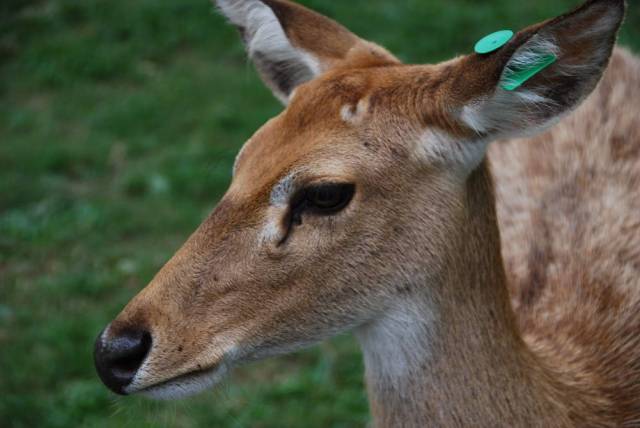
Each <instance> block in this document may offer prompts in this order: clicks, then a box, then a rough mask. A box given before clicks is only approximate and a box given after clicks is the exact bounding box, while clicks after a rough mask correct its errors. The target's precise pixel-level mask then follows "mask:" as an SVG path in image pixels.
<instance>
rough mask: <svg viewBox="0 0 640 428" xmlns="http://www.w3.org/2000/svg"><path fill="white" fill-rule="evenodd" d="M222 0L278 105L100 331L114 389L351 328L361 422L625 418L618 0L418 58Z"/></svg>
mask: <svg viewBox="0 0 640 428" xmlns="http://www.w3.org/2000/svg"><path fill="white" fill-rule="evenodd" d="M217 4H218V6H219V7H220V9H221V11H222V12H223V13H224V14H225V15H226V16H227V17H228V18H229V20H230V21H231V22H232V23H233V24H234V25H235V26H236V27H238V29H239V30H240V33H241V35H242V38H243V40H244V42H245V44H246V45H247V50H248V52H249V56H250V57H251V58H252V60H253V61H254V63H255V65H256V67H257V68H258V71H259V72H260V74H261V76H262V78H263V79H264V80H265V82H266V83H267V85H268V86H269V87H270V88H271V89H272V90H273V91H274V93H275V95H276V96H277V97H278V98H279V99H281V100H282V101H283V102H284V103H285V104H286V109H285V110H284V112H283V113H282V114H280V115H279V116H278V117H276V118H274V119H272V120H271V121H269V122H268V123H267V124H266V125H265V126H264V127H263V128H262V129H260V130H259V131H258V132H257V133H256V134H255V135H254V136H253V137H252V138H251V139H250V140H249V142H247V144H246V145H245V147H244V148H243V150H242V151H241V153H240V155H239V156H238V159H237V161H236V165H235V167H234V179H233V182H232V184H231V187H230V189H229V192H228V193H227V195H226V196H225V197H224V198H223V200H222V201H221V202H220V204H219V206H218V207H217V208H216V210H215V211H214V212H213V213H212V214H211V216H210V217H209V218H208V219H207V220H206V221H205V222H204V223H203V224H202V226H201V227H200V228H199V229H198V230H197V231H196V232H195V233H194V234H193V236H192V237H191V238H190V239H189V240H188V241H187V243H186V244H185V245H184V247H183V248H182V249H181V250H180V251H179V252H178V253H177V254H176V255H175V256H174V258H173V259H172V260H171V261H169V262H168V263H167V265H166V266H165V267H164V268H163V269H162V270H161V271H160V273H159V274H158V275H157V276H156V278H154V280H153V281H152V282H151V283H150V284H149V286H147V288H145V289H144V290H143V291H142V292H141V293H140V294H139V295H138V296H137V297H136V298H135V299H133V300H132V302H131V303H130V304H129V305H128V306H127V307H126V308H125V310H124V311H123V312H122V313H121V314H120V315H119V316H118V317H117V318H116V320H114V321H113V322H112V323H111V324H110V325H109V326H108V327H107V328H106V329H105V331H104V332H103V333H101V335H100V336H99V338H98V340H97V342H96V366H97V368H98V372H99V374H100V376H101V377H102V379H103V380H104V382H105V383H106V384H107V385H108V386H109V387H110V388H112V389H113V390H114V391H116V392H118V393H124V394H131V393H144V394H148V395H151V396H154V397H160V398H173V397H178V396H182V395H186V394H190V393H195V392H197V391H199V390H201V389H203V388H206V387H208V386H210V385H213V384H214V383H216V382H217V381H218V380H219V379H220V378H221V377H222V376H224V375H225V374H226V373H227V372H228V371H229V370H230V369H232V368H233V367H234V366H236V365H239V364H242V363H244V362H247V361H253V360H258V359H262V358H266V357H269V356H272V355H278V354H282V353H286V352H290V351H292V350H295V349H298V348H301V347H305V346H308V345H310V344H313V343H316V342H318V341H320V340H322V339H324V338H327V337H330V336H332V335H334V334H336V333H338V332H342V331H347V330H353V331H354V333H355V335H356V337H357V339H358V341H359V342H360V344H361V346H362V349H363V355H364V359H365V367H366V378H367V388H368V392H369V397H370V402H371V411H372V415H373V418H374V421H375V424H376V426H380V427H395V426H410V427H413V426H415V427H423V426H445V427H450V426H466V425H470V426H509V427H513V426H518V427H520V426H522V427H528V426H541V427H548V426H576V427H577V426H633V425H634V424H637V423H638V422H639V421H640V394H639V392H640V391H639V387H638V385H639V384H640V365H639V364H638V361H640V340H639V339H638V337H639V334H638V332H639V331H640V315H638V314H639V313H640V280H639V279H638V278H639V276H640V275H639V273H640V252H639V250H638V248H640V223H639V220H638V214H637V213H638V212H640V210H638V209H637V208H640V202H638V198H637V197H636V195H637V192H638V190H637V189H638V184H640V164H639V162H640V141H639V136H640V123H639V122H638V119H637V115H635V112H636V111H637V108H636V109H634V107H638V104H639V103H640V101H638V100H640V96H638V95H640V94H638V92H640V85H639V84H638V83H640V65H639V64H638V60H637V59H636V58H634V57H632V56H631V55H630V54H629V53H627V52H624V51H621V50H619V51H616V52H615V53H614V54H613V59H612V65H611V67H610V69H609V72H608V73H607V74H606V76H605V77H604V80H603V81H602V82H601V83H600V85H599V86H598V87H597V89H596V90H595V92H594V93H593V94H592V95H591V96H590V97H589V94H591V92H592V91H593V90H594V88H596V85H597V84H598V82H599V81H600V78H601V76H602V74H603V72H604V70H605V68H606V66H607V64H608V62H609V58H610V56H611V53H612V51H613V45H614V42H615V37H616V32H617V29H618V27H619V25H620V22H621V20H622V17H623V13H624V3H623V1H622V0H590V1H588V2H587V3H586V4H585V5H584V6H582V7H581V8H579V9H576V11H574V12H572V13H569V14H567V15H564V16H562V17H559V18H557V19H555V20H550V21H547V22H545V23H542V24H538V25H535V26H532V27H529V28H527V29H525V30H523V31H521V32H520V33H518V35H516V37H515V38H514V39H513V40H511V41H510V42H509V43H508V44H507V45H506V46H505V47H503V48H501V49H500V50H498V51H497V52H495V53H492V54H491V55H485V56H480V55H470V56H466V57H461V58H457V59H454V60H452V61H449V62H446V63H442V64H438V65H427V66H421V65H420V66H408V65H403V64H401V63H400V62H399V61H398V60H397V59H396V58H395V57H394V56H393V55H391V54H390V53H389V52H387V51H386V50H384V49H383V48H381V47H379V46H377V45H375V44H373V43H370V42H367V41H364V40H362V39H360V38H358V37H357V36H355V35H353V34H352V33H350V32H349V31H348V30H346V29H345V28H344V27H342V26H340V25H339V24H337V23H335V22H333V21H331V20H329V19H328V18H325V17H322V16H321V15H318V14H316V13H314V12H311V11H309V10H307V9H305V8H303V7H300V6H298V5H296V4H294V3H291V2H288V1H282V0H261V1H260V0H218V2H217ZM549 54H553V55H555V56H557V58H558V61H557V63H556V64H554V65H552V66H550V67H549V68H547V69H545V70H544V71H543V72H541V73H540V74H539V75H538V76H536V77H534V78H533V79H531V80H530V81H529V82H526V83H525V84H524V85H523V86H522V87H521V88H519V89H516V90H515V91H505V90H503V89H501V85H502V84H504V82H505V79H508V76H509V70H512V69H517V68H518V67H521V66H522V64H526V63H527V61H536V58H537V56H539V55H549ZM587 97H588V98H587ZM585 98H587V100H586V101H585V102H582V101H583V100H584V99H585ZM575 108H578V109H577V110H576V111H574V112H573V113H571V111H572V110H573V109H575ZM563 116H564V119H562V120H561V121H560V123H559V124H558V125H557V126H555V127H553V128H551V129H550V130H549V131H547V132H546V133H543V134H539V136H538V137H534V138H529V139H528V140H524V139H517V138H516V139H514V137H521V136H524V135H528V134H531V133H534V132H541V131H542V130H545V129H549V128H550V127H551V126H552V125H553V124H555V123H558V121H559V120H560V119H561V118H562V117H563ZM496 140H497V142H495V143H494V144H493V145H492V146H491V149H490V153H489V156H488V160H487V159H485V153H486V150H487V148H488V146H489V143H490V142H492V141H496ZM612 165H615V167H612ZM492 173H493V174H494V175H495V181H496V185H495V188H494V183H493V176H492ZM514 309H515V313H514Z"/></svg>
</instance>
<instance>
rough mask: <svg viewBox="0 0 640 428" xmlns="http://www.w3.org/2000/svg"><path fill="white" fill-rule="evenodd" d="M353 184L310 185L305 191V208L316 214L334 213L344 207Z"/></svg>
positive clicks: (349, 200)
mask: <svg viewBox="0 0 640 428" xmlns="http://www.w3.org/2000/svg"><path fill="white" fill-rule="evenodd" d="M354 190H355V186H354V185H353V184H323V185H319V186H314V187H310V188H308V189H307V192H306V202H307V209H308V210H312V211H314V212H315V213H316V214H334V213H337V212H338V211H341V210H342V209H344V208H345V207H346V206H347V205H349V202H351V198H353V193H354Z"/></svg>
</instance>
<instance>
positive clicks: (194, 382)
mask: <svg viewBox="0 0 640 428" xmlns="http://www.w3.org/2000/svg"><path fill="white" fill-rule="evenodd" d="M227 372H228V369H227V366H226V365H225V364H223V363H219V364H215V365H214V366H212V367H209V368H205V369H197V370H194V371H190V372H187V373H184V374H181V375H178V376H175V377H172V378H169V379H166V380H163V381H161V382H157V383H154V384H151V385H148V386H144V387H142V388H138V387H136V383H138V382H134V383H133V384H132V385H131V386H129V387H128V388H127V391H126V392H127V394H140V395H144V396H146V397H149V398H153V399H158V400H172V399H176V398H183V397H188V396H190V395H194V394H197V393H199V392H201V391H203V390H205V389H208V388H211V387H213V386H214V385H216V384H217V383H219V382H220V381H221V380H222V379H223V378H224V377H225V375H226V374H227Z"/></svg>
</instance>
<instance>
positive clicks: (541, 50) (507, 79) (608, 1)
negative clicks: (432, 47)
mask: <svg viewBox="0 0 640 428" xmlns="http://www.w3.org/2000/svg"><path fill="white" fill-rule="evenodd" d="M624 11H625V2H624V0H589V1H588V2H586V3H585V4H584V5H583V6H581V7H580V8H578V9H576V10H575V11H573V12H571V13H568V14H566V15H563V16H560V17H558V18H556V19H553V20H550V21H547V22H543V23H541V24H538V25H534V26H532V27H529V28H527V29H525V30H523V31H521V32H519V33H518V34H517V35H516V36H515V37H514V38H513V39H511V41H509V43H508V44H506V45H505V46H503V47H502V48H500V49H499V50H497V51H495V52H493V53H489V54H485V55H479V54H474V55H469V56H467V57H464V58H461V59H459V60H458V61H457V62H455V63H454V64H453V65H452V67H453V72H452V77H451V78H450V79H448V81H447V85H448V88H447V92H448V93H449V94H451V102H449V103H448V104H449V105H453V106H454V107H453V108H454V110H455V112H454V114H455V115H456V116H457V118H458V120H459V122H461V123H462V124H463V125H465V126H466V127H467V128H469V129H470V130H471V131H472V132H473V133H475V134H477V135H480V136H482V137H484V138H485V139H489V140H490V139H495V138H502V137H514V136H523V135H530V134H532V133H535V132H538V131H541V130H544V129H546V128H547V127H549V126H551V125H552V124H554V123H555V122H556V121H557V120H558V119H559V118H560V117H561V116H562V115H563V114H565V113H567V112H569V111H571V110H572V109H574V108H575V107H577V106H578V105H579V104H580V102H581V101H582V100H583V99H584V98H585V97H586V96H588V95H589V94H590V93H591V92H592V91H593V89H594V88H595V87H596V85H597V83H598V81H599V80H600V78H601V77H602V74H603V72H604V70H605V68H606V66H607V64H608V61H609V58H610V56H611V52H612V50H613V46H614V44H615V41H616V35H617V32H618V29H619V28H620V24H621V22H622V20H623V17H624ZM554 57H555V59H554ZM542 64H545V65H546V67H542V69H540V66H541V65H542ZM532 69H533V70H537V71H538V72H537V74H536V73H533V76H532V77H530V78H529V79H528V80H527V79H526V77H524V78H523V76H527V75H528V74H531V73H528V72H527V71H531V70H532Z"/></svg>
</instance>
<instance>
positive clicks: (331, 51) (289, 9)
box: [215, 0, 398, 104]
mask: <svg viewBox="0 0 640 428" xmlns="http://www.w3.org/2000/svg"><path fill="white" fill-rule="evenodd" d="M215 2H216V4H217V5H218V7H219V8H220V10H221V12H222V13H223V14H224V15H225V16H226V17H227V18H228V19H229V20H230V21H231V23H233V24H234V25H235V26H236V27H237V28H238V30H239V31H240V34H241V36H242V39H243V41H244V43H245V45H246V48H247V52H248V53H249V57H250V58H251V60H252V61H253V63H254V64H255V66H256V69H257V70H258V72H259V73H260V76H261V77H262V80H264V82H265V83H266V84H267V86H269V87H270V88H271V90H272V91H273V93H274V94H275V95H276V97H278V98H279V99H280V100H281V101H282V102H283V103H284V104H287V103H288V102H289V98H290V97H291V94H292V93H293V91H294V90H295V89H296V88H297V87H298V86H299V85H301V84H303V83H305V82H308V81H309V80H311V79H314V78H315V77H317V76H319V75H320V74H322V73H324V72H326V71H327V70H330V69H332V68H337V67H367V66H372V65H382V64H387V63H398V60H397V59H396V58H395V57H394V56H393V55H391V54H390V53H389V52H387V51H386V50H385V49H383V48H382V47H380V46H378V45H375V44H373V43H370V42H367V41H365V40H362V39H360V38H359V37H358V36H356V35H354V34H353V33H351V32H350V31H349V30H347V29H346V28H344V27H343V26H342V25H340V24H338V23H337V22H335V21H333V20H332V19H329V18H327V17H325V16H323V15H320V14H318V13H316V12H314V11H312V10H309V9H307V8H305V7H303V6H300V5H298V4H295V3H293V2H290V1H287V0H215Z"/></svg>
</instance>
